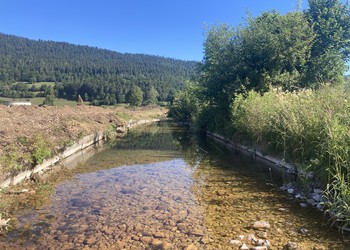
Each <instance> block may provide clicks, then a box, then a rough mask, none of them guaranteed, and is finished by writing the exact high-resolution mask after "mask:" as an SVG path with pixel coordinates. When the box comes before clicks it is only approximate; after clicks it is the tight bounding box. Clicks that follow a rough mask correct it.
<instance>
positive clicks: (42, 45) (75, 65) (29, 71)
mask: <svg viewBox="0 0 350 250" xmlns="http://www.w3.org/2000/svg"><path fill="white" fill-rule="evenodd" d="M196 64H197V63H196V62H188V61H181V60H176V59H170V58H164V57H159V56H150V55H144V54H122V53H118V52H114V51H110V50H105V49H98V48H93V47H89V46H80V45H73V44H69V43H65V42H52V41H41V40H39V41H36V40H30V39H27V38H22V37H17V36H13V35H6V34H1V33H0V96H8V97H13V98H16V97H32V96H33V93H31V92H30V91H24V90H23V87H24V89H25V86H23V84H22V86H15V85H14V84H13V83H14V82H28V83H33V82H56V83H57V84H56V95H57V96H58V97H62V98H67V99H75V98H76V96H77V94H80V95H81V96H82V97H84V99H85V100H88V101H94V102H95V103H96V104H115V103H119V102H124V101H125V96H126V94H127V93H128V92H129V90H130V88H131V86H132V85H137V86H139V87H140V88H141V89H142V90H143V93H144V95H147V92H150V91H154V90H156V91H157V92H158V93H159V97H158V98H159V100H169V99H171V98H172V96H173V95H174V93H176V92H177V91H178V90H180V89H182V88H183V86H184V82H185V81H186V80H188V79H190V78H191V76H192V75H193V74H194V70H195V67H196ZM24 92H27V93H26V94H24ZM32 92H35V89H34V91H32Z"/></svg>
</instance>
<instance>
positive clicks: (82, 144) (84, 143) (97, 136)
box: [0, 131, 104, 188]
mask: <svg viewBox="0 0 350 250" xmlns="http://www.w3.org/2000/svg"><path fill="white" fill-rule="evenodd" d="M103 139H104V134H103V132H102V131H99V132H96V133H94V134H91V135H88V136H85V137H84V138H82V139H80V140H79V141H78V142H76V143H74V144H73V145H72V146H70V147H68V148H67V149H66V150H64V152H62V153H61V154H59V155H57V156H54V157H52V158H50V159H47V160H44V162H43V163H42V164H39V165H37V166H35V167H34V169H33V170H27V171H24V172H21V173H19V174H18V175H16V176H14V177H9V178H7V179H6V180H5V181H3V182H1V183H0V187H1V188H4V187H8V186H9V185H16V184H18V183H20V182H21V181H23V180H24V179H28V178H29V177H30V174H31V173H32V172H33V173H37V172H40V171H43V170H45V169H48V168H50V167H51V166H53V165H55V164H56V163H57V162H59V161H60V160H62V159H65V158H67V157H69V156H71V155H73V154H75V153H77V152H79V151H80V150H83V149H85V148H87V147H89V146H91V145H93V144H95V143H96V142H98V141H101V140H103Z"/></svg>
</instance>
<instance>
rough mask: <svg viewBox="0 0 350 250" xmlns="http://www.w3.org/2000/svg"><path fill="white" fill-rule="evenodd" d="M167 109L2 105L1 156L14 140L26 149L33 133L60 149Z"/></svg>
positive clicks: (0, 106) (157, 115)
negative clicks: (97, 133) (82, 138)
mask: <svg viewBox="0 0 350 250" xmlns="http://www.w3.org/2000/svg"><path fill="white" fill-rule="evenodd" d="M166 112H167V110H166V109H165V108H161V107H143V108H125V107H94V106H85V105H82V106H76V107H68V106H63V107H56V106H47V107H45V106H44V107H39V106H13V107H7V106H3V105H0V156H1V155H2V154H3V153H4V150H5V149H6V147H8V146H9V145H11V144H16V146H17V147H18V148H20V149H21V148H22V150H26V146H25V145H23V141H30V139H31V138H33V137H34V136H38V135H40V136H43V137H44V138H45V140H46V141H48V142H49V143H50V144H51V145H52V146H53V148H54V149H60V148H62V147H64V146H67V145H69V144H70V143H72V142H74V141H76V140H78V139H80V138H81V137H83V136H85V135H89V134H92V133H94V132H96V131H106V130H108V129H110V130H111V129H113V126H114V127H115V126H118V125H122V124H125V123H127V122H128V121H129V120H143V119H153V118H162V117H165V115H166ZM27 146H28V145H27Z"/></svg>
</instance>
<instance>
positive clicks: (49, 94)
mask: <svg viewBox="0 0 350 250" xmlns="http://www.w3.org/2000/svg"><path fill="white" fill-rule="evenodd" d="M45 93H46V97H45V99H44V101H43V104H44V105H49V106H53V105H54V100H55V94H54V90H53V88H52V87H51V86H50V87H47V88H46V91H45Z"/></svg>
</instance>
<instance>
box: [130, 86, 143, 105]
mask: <svg viewBox="0 0 350 250" xmlns="http://www.w3.org/2000/svg"><path fill="white" fill-rule="evenodd" d="M142 101H143V92H142V89H141V88H140V87H138V86H136V85H133V86H132V87H131V88H130V91H129V92H128V95H127V102H128V103H130V105H131V106H141V104H142Z"/></svg>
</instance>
